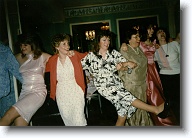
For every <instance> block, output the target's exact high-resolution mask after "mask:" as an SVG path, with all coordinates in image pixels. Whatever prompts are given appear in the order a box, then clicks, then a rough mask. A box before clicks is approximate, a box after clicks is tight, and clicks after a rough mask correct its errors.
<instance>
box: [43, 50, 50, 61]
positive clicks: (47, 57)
mask: <svg viewBox="0 0 192 138" xmlns="http://www.w3.org/2000/svg"><path fill="white" fill-rule="evenodd" d="M42 56H43V58H44V59H45V60H44V61H45V62H47V61H48V60H49V58H50V57H51V55H50V54H48V53H45V52H43V53H42Z"/></svg>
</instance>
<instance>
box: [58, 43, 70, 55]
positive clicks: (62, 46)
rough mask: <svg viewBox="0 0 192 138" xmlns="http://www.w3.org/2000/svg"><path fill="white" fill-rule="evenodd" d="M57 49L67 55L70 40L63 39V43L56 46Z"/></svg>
mask: <svg viewBox="0 0 192 138" xmlns="http://www.w3.org/2000/svg"><path fill="white" fill-rule="evenodd" d="M56 49H57V50H58V51H59V53H60V54H64V55H66V54H67V53H68V51H69V49H70V46H69V41H68V40H64V41H61V43H60V44H59V46H58V47H56Z"/></svg>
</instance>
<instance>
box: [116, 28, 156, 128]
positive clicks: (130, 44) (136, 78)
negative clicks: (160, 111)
mask: <svg viewBox="0 0 192 138" xmlns="http://www.w3.org/2000/svg"><path fill="white" fill-rule="evenodd" d="M126 44H127V45H126V46H127V50H126V51H123V50H121V51H120V53H121V54H122V55H123V56H124V57H125V58H126V59H127V61H133V62H135V63H136V64H137V67H135V68H134V69H131V70H132V71H131V72H127V71H119V77H120V78H121V79H122V81H123V84H124V87H125V88H126V89H127V90H128V91H130V92H131V93H132V94H133V95H134V96H136V97H137V98H138V99H139V100H141V101H143V102H147V97H146V89H147V84H146V77H147V58H146V57H145V55H144V53H143V52H142V50H141V49H140V48H139V44H140V36H139V33H138V31H137V30H136V29H130V30H128V31H127V35H126ZM154 115H155V114H154ZM155 116H156V115H155ZM126 125H128V126H153V122H152V120H151V117H150V115H149V113H148V112H147V111H145V110H141V109H137V111H136V112H135V114H134V115H133V116H132V117H131V118H129V119H127V122H126Z"/></svg>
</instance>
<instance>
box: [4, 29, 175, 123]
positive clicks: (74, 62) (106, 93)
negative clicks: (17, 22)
mask: <svg viewBox="0 0 192 138" xmlns="http://www.w3.org/2000/svg"><path fill="white" fill-rule="evenodd" d="M110 40H111V32H110V31H101V32H100V33H98V34H97V37H96V44H95V46H94V49H93V51H91V52H86V53H79V52H77V51H73V50H70V41H71V39H70V36H69V35H67V34H57V35H55V36H53V38H52V47H53V48H54V55H52V56H51V55H49V54H47V53H43V52H42V51H41V50H40V45H39V44H40V43H39V39H38V37H37V36H34V35H31V34H29V35H28V34H23V35H21V36H20V37H19V45H20V48H21V53H20V54H18V55H16V58H17V60H18V62H19V63H20V69H19V70H20V72H21V74H22V77H23V82H22V90H21V94H20V96H19V100H18V101H17V102H16V103H15V104H14V105H13V106H12V107H11V108H10V109H9V110H8V111H7V112H6V113H5V115H4V116H3V117H2V118H1V119H0V125H11V124H12V123H14V124H13V125H16V126H27V125H28V124H29V122H30V119H31V117H32V116H33V115H34V114H35V112H36V111H37V110H38V109H39V108H40V107H41V106H42V104H43V103H44V101H45V98H46V94H47V91H46V86H45V83H44V72H50V88H51V89H50V97H51V98H52V99H53V100H56V102H57V105H58V108H59V112H60V114H61V117H62V119H63V121H64V124H65V125H66V126H86V125H87V121H86V118H85V114H84V106H85V99H84V97H85V96H84V94H85V91H86V84H85V80H84V73H83V70H88V71H89V73H91V75H92V76H93V81H94V85H95V87H96V89H97V91H98V92H99V93H100V94H101V95H102V96H103V97H104V98H106V99H107V100H109V101H110V102H111V103H112V104H113V105H114V106H115V108H116V110H117V113H118V118H117V121H116V126H124V125H125V124H126V120H128V121H130V123H128V124H129V125H138V126H141V125H152V124H153V122H152V120H151V119H150V116H149V115H148V112H150V113H151V115H152V116H153V117H154V118H156V120H158V122H160V123H159V124H158V123H157V125H174V123H175V122H174V121H172V120H171V119H169V118H170V117H169V116H170V103H169V101H166V100H164V99H163V97H160V96H159V95H161V94H162V93H163V92H162V87H161V83H160V81H159V82H156V81H155V83H157V84H158V85H160V86H159V88H155V89H160V90H161V91H159V92H158V93H156V94H157V95H158V96H157V99H152V98H151V100H152V101H150V100H148V102H149V103H147V101H146V96H144V93H146V92H147V95H148V96H147V97H153V98H154V96H152V95H150V94H149V93H153V92H152V91H150V92H149V91H147V90H149V89H150V88H151V86H152V85H153V84H152V82H153V81H154V80H153V79H154V76H152V77H151V76H150V75H151V74H150V73H149V71H151V70H153V71H154V70H155V71H156V69H154V65H152V67H153V69H151V68H149V66H148V67H147V65H148V64H147V62H148V63H150V62H152V61H149V59H147V58H146V56H145V55H144V53H143V52H142V51H141V49H140V48H139V47H138V46H139V45H140V38H139V34H138V32H137V31H135V30H134V31H131V32H130V33H129V37H128V39H127V40H128V43H127V45H126V46H127V47H125V49H124V50H121V53H122V54H121V53H120V52H118V51H117V50H115V49H111V47H110ZM126 48H127V49H126ZM150 48H152V49H153V47H150ZM153 50H155V49H153ZM126 52H129V53H130V57H129V56H126V54H127V53H126ZM153 52H154V51H153ZM153 54H154V53H153ZM150 56H151V55H150ZM150 58H152V57H150ZM128 68H131V69H132V72H131V74H128V73H127V71H128ZM140 69H141V70H140ZM117 72H118V73H117ZM155 73H156V74H155V75H156V76H155V79H159V78H158V77H157V75H158V73H157V72H155ZM146 75H147V78H146ZM130 79H132V80H133V81H132V80H130ZM146 80H147V81H148V83H151V85H150V87H149V86H148V89H147V85H146ZM126 81H130V82H129V83H130V84H129V83H126ZM135 82H136V83H135ZM138 85H139V87H138ZM153 86H154V85H153ZM137 92H138V93H140V94H137ZM159 98H160V99H159ZM147 99H150V98H147ZM139 109H141V110H139ZM136 114H137V115H136ZM139 116H141V117H139ZM171 117H173V116H171ZM140 118H141V122H140ZM144 118H145V119H144ZM132 119H133V120H132ZM161 119H162V120H168V121H162V120H161ZM137 122H138V123H137ZM146 122H147V123H146Z"/></svg>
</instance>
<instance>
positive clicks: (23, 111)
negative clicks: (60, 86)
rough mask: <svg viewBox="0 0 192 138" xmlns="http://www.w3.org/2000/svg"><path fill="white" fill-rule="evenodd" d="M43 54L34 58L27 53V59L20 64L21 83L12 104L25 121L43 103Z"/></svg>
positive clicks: (44, 90) (44, 88) (28, 119)
mask: <svg viewBox="0 0 192 138" xmlns="http://www.w3.org/2000/svg"><path fill="white" fill-rule="evenodd" d="M43 61H44V60H43V56H42V55H41V56H40V57H39V58H38V59H36V60H34V59H33V55H29V57H28V60H27V61H25V62H24V63H23V64H22V65H21V66H20V69H19V71H20V73H21V74H22V77H23V84H22V89H21V93H20V95H19V99H18V101H17V102H16V103H15V104H14V105H13V107H14V108H15V109H16V110H17V112H18V113H19V114H20V115H21V117H22V118H23V119H25V121H27V122H28V123H29V121H30V120H31V117H32V116H33V115H34V114H35V112H36V111H37V110H38V109H39V108H40V107H41V106H42V105H43V103H44V101H45V98H46V95H47V90H46V85H45V83H44V76H43V74H44V70H45V63H44V62H43Z"/></svg>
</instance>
